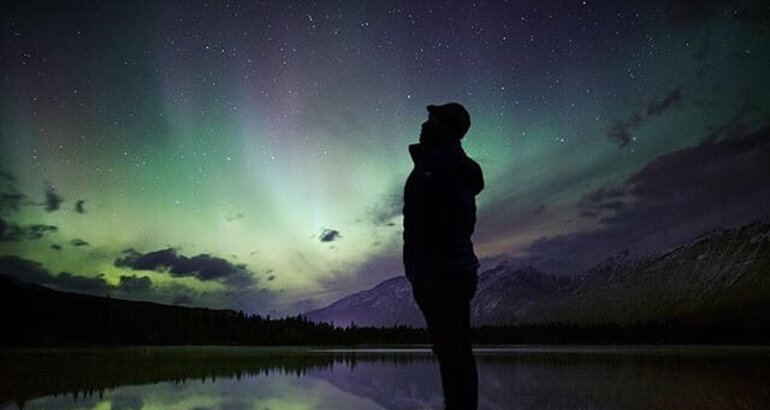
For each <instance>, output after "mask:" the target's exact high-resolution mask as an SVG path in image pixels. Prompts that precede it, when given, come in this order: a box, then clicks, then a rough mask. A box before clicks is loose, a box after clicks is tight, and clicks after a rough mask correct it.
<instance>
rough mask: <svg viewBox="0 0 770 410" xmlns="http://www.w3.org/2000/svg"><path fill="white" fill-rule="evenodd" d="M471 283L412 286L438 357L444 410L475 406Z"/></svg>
mask: <svg viewBox="0 0 770 410" xmlns="http://www.w3.org/2000/svg"><path fill="white" fill-rule="evenodd" d="M475 291H476V281H475V272H474V276H473V282H472V283H470V282H469V283H458V284H453V285H452V286H441V287H436V288H417V289H414V295H415V300H416V301H417V304H418V306H419V307H420V309H421V310H422V312H423V315H424V316H425V321H426V323H427V324H428V330H429V332H430V334H431V339H432V342H433V352H434V353H435V354H436V356H437V357H438V361H439V368H440V370H441V384H442V387H443V391H444V403H445V406H446V409H448V410H449V409H463V410H465V409H472V410H475V409H476V408H477V402H478V374H477V370H476V360H475V358H474V356H473V351H472V349H471V339H470V300H471V298H472V297H473V295H474V293H475Z"/></svg>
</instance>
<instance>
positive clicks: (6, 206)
mask: <svg viewBox="0 0 770 410" xmlns="http://www.w3.org/2000/svg"><path fill="white" fill-rule="evenodd" d="M24 198H25V196H24V195H23V194H22V193H21V192H19V190H18V188H17V187H16V177H14V176H13V175H12V174H9V173H7V172H2V171H0V216H1V215H8V214H9V213H11V212H16V211H18V210H19V208H21V205H22V203H23V201H24Z"/></svg>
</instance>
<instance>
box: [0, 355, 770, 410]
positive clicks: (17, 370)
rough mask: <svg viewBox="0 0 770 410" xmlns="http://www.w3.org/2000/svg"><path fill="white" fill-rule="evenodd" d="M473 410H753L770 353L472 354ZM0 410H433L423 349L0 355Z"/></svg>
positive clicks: (769, 372)
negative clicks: (475, 369)
mask: <svg viewBox="0 0 770 410" xmlns="http://www.w3.org/2000/svg"><path fill="white" fill-rule="evenodd" d="M477 358H478V364H479V376H480V381H481V383H480V384H481V387H480V408H481V409H549V408H581V409H593V408H601V409H606V408H613V409H614V408H618V409H647V408H669V409H688V408H699V409H729V408H761V407H762V406H763V405H764V404H765V403H769V402H770V387H768V383H767V382H766V381H767V380H768V379H770V349H767V348H735V347H727V348H706V347H687V348H676V347H665V348H640V347H624V348H612V347H593V348H574V347H563V348H547V347H517V348H507V349H497V350H480V351H479V352H477ZM0 403H2V404H0V407H1V408H3V409H16V408H24V409H123V410H132V409H180V410H188V409H197V410H203V409H229V410H236V409H259V410H264V409H272V410H277V409H289V410H291V409H440V408H441V403H442V397H441V388H440V381H439V373H438V367H437V364H436V363H435V362H434V360H433V357H432V355H431V354H430V351H429V350H427V349H419V350H415V349H412V350H408V351H404V350H366V351H364V350H316V349H301V348H297V349H292V348H280V349H279V348H239V347H238V348H232V347H224V348H221V347H204V348H202V347H196V348H125V349H99V350H24V351H8V350H4V351H3V350H0Z"/></svg>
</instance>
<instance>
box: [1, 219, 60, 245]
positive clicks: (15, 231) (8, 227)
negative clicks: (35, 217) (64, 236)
mask: <svg viewBox="0 0 770 410" xmlns="http://www.w3.org/2000/svg"><path fill="white" fill-rule="evenodd" d="M58 230H59V228H57V227H56V226H53V225H45V224H31V225H19V224H16V223H14V222H11V221H8V220H5V219H3V218H0V241H8V242H19V241H24V240H30V241H33V240H37V239H42V238H43V237H45V236H46V235H49V234H51V233H54V232H57V231H58Z"/></svg>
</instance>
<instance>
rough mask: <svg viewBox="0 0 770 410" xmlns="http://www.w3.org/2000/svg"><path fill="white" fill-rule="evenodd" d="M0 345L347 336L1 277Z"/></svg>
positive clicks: (263, 341)
mask: <svg viewBox="0 0 770 410" xmlns="http://www.w3.org/2000/svg"><path fill="white" fill-rule="evenodd" d="M0 327H1V328H2V332H0V346H39V345H175V344H176V345H179V344H259V345H284V344H308V343H324V342H325V343H333V342H335V341H340V342H344V340H342V339H341V338H340V336H341V335H340V332H335V331H333V329H331V327H330V326H322V325H317V324H314V323H309V322H307V321H305V320H304V319H302V318H299V317H295V318H283V319H270V318H264V317H261V316H258V315H254V316H246V315H244V314H243V313H241V312H235V311H232V310H211V309H205V308H189V307H181V306H170V305H162V304H158V303H150V302H137V301H129V300H120V299H112V298H109V297H100V296H90V295H81V294H75V293H67V292H61V291H57V290H53V289H49V288H46V287H43V286H38V285H30V284H26V283H24V282H21V281H19V280H18V279H15V278H13V277H11V276H8V275H0Z"/></svg>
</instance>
